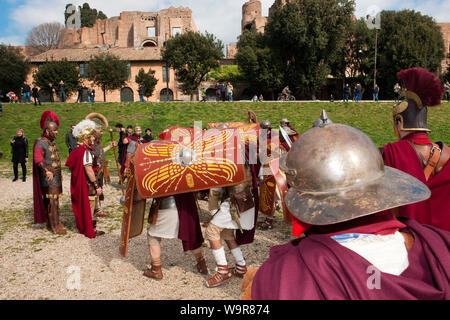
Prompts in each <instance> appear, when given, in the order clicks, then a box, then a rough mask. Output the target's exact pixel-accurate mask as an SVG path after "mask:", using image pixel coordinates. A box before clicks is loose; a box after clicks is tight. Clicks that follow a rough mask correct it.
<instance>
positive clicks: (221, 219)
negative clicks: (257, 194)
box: [211, 200, 255, 230]
mask: <svg viewBox="0 0 450 320" xmlns="http://www.w3.org/2000/svg"><path fill="white" fill-rule="evenodd" d="M239 220H240V223H241V227H242V229H243V230H251V229H253V227H254V226H255V208H251V209H249V210H247V211H245V212H243V213H241V215H240V219H239ZM211 223H212V224H214V225H216V226H218V227H221V228H225V229H235V230H237V229H239V226H238V225H237V223H236V222H235V221H234V220H233V219H232V218H231V213H230V202H229V201H228V200H227V201H224V202H222V204H221V205H220V209H219V211H218V212H217V213H216V214H215V216H214V218H213V219H212V220H211Z"/></svg>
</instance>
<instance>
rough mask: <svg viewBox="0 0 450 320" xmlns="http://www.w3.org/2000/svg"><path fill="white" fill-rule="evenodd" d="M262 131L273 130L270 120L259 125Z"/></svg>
mask: <svg viewBox="0 0 450 320" xmlns="http://www.w3.org/2000/svg"><path fill="white" fill-rule="evenodd" d="M259 127H260V128H261V129H272V123H271V122H270V121H269V120H263V121H261V123H260V124H259Z"/></svg>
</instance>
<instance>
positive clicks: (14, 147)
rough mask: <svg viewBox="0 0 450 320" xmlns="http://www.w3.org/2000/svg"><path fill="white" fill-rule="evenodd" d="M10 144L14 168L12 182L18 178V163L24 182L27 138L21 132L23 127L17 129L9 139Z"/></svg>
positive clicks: (25, 177)
mask: <svg viewBox="0 0 450 320" xmlns="http://www.w3.org/2000/svg"><path fill="white" fill-rule="evenodd" d="M10 144H11V152H12V160H11V162H12V163H13V170H14V179H13V182H14V181H17V180H18V179H19V169H18V167H19V163H20V165H21V167H22V181H23V182H25V181H26V179H27V167H26V163H27V162H28V140H27V138H25V136H24V134H23V129H21V128H19V129H17V132H16V136H15V137H14V138H13V139H12V140H11V141H10Z"/></svg>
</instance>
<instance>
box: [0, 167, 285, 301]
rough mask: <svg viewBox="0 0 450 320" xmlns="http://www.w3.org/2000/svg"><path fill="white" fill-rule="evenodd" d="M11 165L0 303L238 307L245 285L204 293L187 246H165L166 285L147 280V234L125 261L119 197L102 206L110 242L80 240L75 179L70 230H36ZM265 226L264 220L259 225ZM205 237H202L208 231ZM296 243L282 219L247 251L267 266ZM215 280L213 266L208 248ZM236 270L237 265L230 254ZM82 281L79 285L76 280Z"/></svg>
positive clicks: (0, 201)
mask: <svg viewBox="0 0 450 320" xmlns="http://www.w3.org/2000/svg"><path fill="white" fill-rule="evenodd" d="M10 175H12V168H11V165H10V164H8V165H7V164H2V165H1V166H0V186H1V187H0V188H1V191H2V192H0V248H1V249H0V287H1V288H2V290H1V291H0V299H30V300H31V299H32V300H35V299H45V300H47V299H50V300H54V299H64V300H66V299H67V300H70V299H73V300H76V299H157V300H159V299H161V300H180V299H181V300H186V299H189V300H222V299H227V300H234V299H240V298H241V295H242V293H241V291H240V286H241V279H239V278H237V277H233V278H232V279H231V280H229V281H228V282H227V283H225V284H223V285H222V286H220V287H217V288H206V287H205V285H204V283H205V280H206V279H207V276H204V275H200V274H199V273H197V272H196V271H195V259H194V257H193V256H192V254H190V253H184V252H183V249H182V245H181V241H180V240H177V239H173V240H165V239H163V240H162V243H161V245H162V251H163V253H162V263H163V273H164V279H163V280H161V281H155V280H151V279H148V278H146V277H144V276H143V275H142V273H143V271H144V270H145V269H146V266H147V265H148V264H149V263H150V258H149V255H148V249H147V239H146V235H145V232H144V233H143V234H141V235H140V236H139V237H136V238H134V239H132V240H130V245H129V250H128V256H127V257H126V258H123V257H121V256H120V254H119V238H120V228H121V221H122V206H121V205H120V204H119V199H120V196H121V193H120V191H118V190H115V189H113V188H111V187H109V186H106V187H105V202H104V204H103V207H104V209H105V210H106V211H108V212H110V214H111V215H110V217H107V218H101V219H102V220H101V221H99V223H98V227H97V228H98V230H103V231H105V232H106V234H105V235H104V236H101V237H97V238H96V239H88V238H86V237H85V236H84V235H82V234H79V233H78V231H77V229H76V225H75V220H74V217H73V212H72V208H71V203H70V188H69V182H70V176H69V175H68V172H64V176H63V183H64V187H63V190H64V195H63V197H62V199H61V200H60V207H61V208H60V216H61V220H62V222H63V223H64V225H65V226H66V228H67V229H68V233H67V234H66V235H64V236H57V235H54V234H52V233H51V232H50V231H48V230H47V229H46V226H45V224H39V225H36V224H33V211H32V210H33V191H32V181H31V180H32V179H31V176H30V174H29V175H28V179H27V181H26V182H22V181H21V180H19V181H17V182H12V179H11V177H10ZM113 180H114V179H113ZM200 207H201V208H202V212H201V215H200V219H201V221H206V220H208V215H209V214H208V213H207V212H206V211H205V210H203V209H205V208H206V207H207V203H206V202H205V201H200ZM260 219H261V218H260ZM203 231H204V230H203ZM289 240H290V227H289V226H287V225H286V224H284V222H283V221H282V217H281V214H280V213H277V214H276V220H275V223H274V228H273V229H272V230H268V231H261V230H257V231H256V236H255V241H254V242H253V243H252V244H250V245H245V246H243V247H242V250H243V253H244V257H245V258H246V261H247V265H249V266H250V267H257V266H259V265H260V264H261V263H262V262H264V261H265V260H266V259H267V257H268V254H269V249H270V248H271V247H272V246H273V245H277V244H281V243H285V242H287V241H289ZM204 252H205V256H206V260H207V263H208V268H209V270H210V273H212V271H213V270H214V267H215V262H214V258H213V256H212V253H211V251H210V249H209V248H208V247H207V245H206V243H205V244H204ZM227 258H228V261H229V263H230V264H231V265H233V264H234V260H233V258H232V256H231V254H230V253H229V251H228V250H227ZM78 275H79V282H77V281H76V279H77V276H78Z"/></svg>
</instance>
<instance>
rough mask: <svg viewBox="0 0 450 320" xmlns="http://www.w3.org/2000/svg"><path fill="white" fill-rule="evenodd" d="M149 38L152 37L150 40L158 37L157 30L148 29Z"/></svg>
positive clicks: (153, 28)
mask: <svg viewBox="0 0 450 320" xmlns="http://www.w3.org/2000/svg"><path fill="white" fill-rule="evenodd" d="M147 37H150V38H153V37H156V28H155V27H148V28H147Z"/></svg>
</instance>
